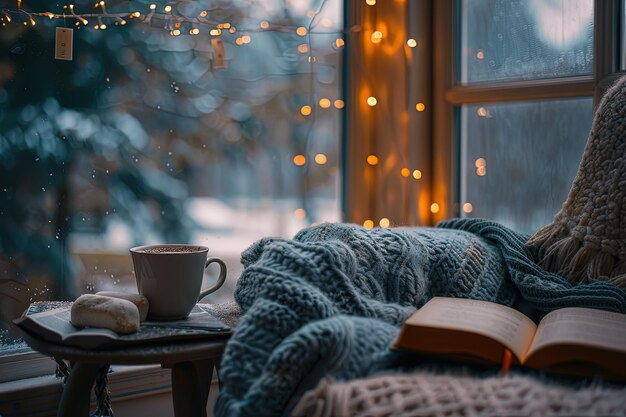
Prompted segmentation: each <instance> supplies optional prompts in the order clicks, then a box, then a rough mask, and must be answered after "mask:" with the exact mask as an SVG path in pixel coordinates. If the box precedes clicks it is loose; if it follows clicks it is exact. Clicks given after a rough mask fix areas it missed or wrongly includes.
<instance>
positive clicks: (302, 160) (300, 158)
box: [293, 155, 306, 167]
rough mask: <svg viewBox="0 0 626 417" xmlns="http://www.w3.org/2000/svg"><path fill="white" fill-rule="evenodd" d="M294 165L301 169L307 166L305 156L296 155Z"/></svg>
mask: <svg viewBox="0 0 626 417" xmlns="http://www.w3.org/2000/svg"><path fill="white" fill-rule="evenodd" d="M293 163H294V164H295V165H297V166H299V167H301V166H302V165H304V164H306V158H305V157H304V155H296V156H294V157H293Z"/></svg>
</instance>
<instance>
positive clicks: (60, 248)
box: [0, 0, 344, 354]
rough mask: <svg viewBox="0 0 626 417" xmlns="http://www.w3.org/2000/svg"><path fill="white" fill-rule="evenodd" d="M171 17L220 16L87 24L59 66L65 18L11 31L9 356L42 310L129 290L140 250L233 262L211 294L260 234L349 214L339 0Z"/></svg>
mask: <svg viewBox="0 0 626 417" xmlns="http://www.w3.org/2000/svg"><path fill="white" fill-rule="evenodd" d="M26 3H27V2H24V3H23V4H22V7H23V8H31V7H33V8H34V7H38V5H43V3H42V2H38V3H37V2H35V3H33V4H26ZM131 3H132V4H131ZM48 6H49V7H51V8H55V7H57V6H58V5H53V4H52V3H50V4H49V5H47V6H46V5H43V6H42V7H48ZM108 6H109V7H108V11H109V12H111V13H116V12H130V11H135V10H138V11H140V12H141V13H148V12H149V2H114V4H111V5H108ZM59 7H60V6H59ZM131 7H133V8H135V7H136V8H137V9H130V8H131ZM160 8H161V6H159V9H158V10H161V9H160ZM28 10H30V11H32V12H37V11H46V10H47V9H45V10H35V9H28ZM59 10H62V9H59ZM52 11H55V10H52ZM75 11H76V12H77V13H93V3H91V2H90V3H86V2H85V1H79V2H77V4H76V6H75ZM171 13H172V15H176V14H178V15H185V16H189V17H194V16H201V17H202V16H207V17H206V19H208V20H207V22H210V23H211V24H210V25H209V24H205V25H198V24H196V23H188V22H182V23H181V22H178V21H177V20H176V19H175V18H172V19H165V21H164V20H163V19H162V20H158V19H156V18H153V19H152V24H151V25H149V24H142V23H141V22H139V21H137V20H128V22H127V24H125V25H117V23H119V22H114V21H111V22H105V23H107V28H106V30H95V29H94V27H93V25H94V24H95V23H97V20H96V19H95V18H94V19H90V20H93V21H92V22H91V23H90V24H89V26H88V27H85V28H81V29H80V30H78V29H75V30H74V60H73V61H71V62H62V61H55V60H54V54H53V52H54V27H55V26H56V25H59V21H49V20H48V19H39V20H38V21H37V25H36V26H32V27H31V25H30V24H28V25H27V26H28V27H26V26H24V27H23V26H22V22H21V21H19V18H20V16H21V15H20V16H17V17H15V19H13V20H14V22H13V23H17V24H16V25H15V26H11V25H8V24H7V27H5V28H3V33H4V36H3V37H2V39H0V44H1V45H2V46H3V48H2V49H1V51H0V56H1V58H2V59H0V73H2V74H4V75H3V76H1V77H0V307H1V308H0V354H3V352H6V350H7V349H9V350H10V349H11V348H13V347H23V345H19V344H17V345H13V342H14V341H13V339H12V338H11V337H10V334H9V333H8V332H7V330H6V329H7V328H8V327H9V325H8V323H9V321H10V320H11V319H13V318H15V317H16V316H17V315H19V314H20V312H21V311H23V309H24V308H25V307H26V306H28V303H29V302H31V301H37V300H54V299H73V298H74V297H76V296H78V295H79V294H81V293H89V292H95V291H99V290H132V289H133V287H134V286H135V282H134V277H133V272H132V264H131V261H130V257H129V256H128V255H129V254H128V249H129V248H130V247H132V246H134V245H139V244H150V243H196V244H201V245H206V246H209V247H210V253H209V255H210V256H217V257H220V258H222V259H224V260H225V261H226V263H227V265H228V268H229V274H228V280H227V283H226V285H225V286H224V287H223V288H222V289H221V290H220V291H218V292H216V293H215V294H214V295H213V294H212V295H211V296H209V298H207V300H208V301H214V302H217V301H225V300H228V299H231V298H232V289H233V288H234V282H235V281H236V279H237V278H238V276H239V274H240V272H241V268H242V267H241V264H240V256H241V252H242V251H243V250H245V249H246V248H247V247H248V246H249V245H251V244H252V243H253V242H254V241H255V240H257V239H260V238H261V237H264V236H284V237H291V236H293V234H294V233H295V232H296V231H297V230H299V229H301V228H303V227H305V226H308V225H310V224H311V223H313V222H323V221H338V220H339V216H340V215H339V203H338V198H337V196H338V183H339V178H338V177H339V171H338V163H339V161H338V160H339V154H338V149H339V138H340V131H341V129H340V120H341V112H342V111H343V110H342V109H343V99H344V98H343V97H342V96H341V88H340V79H339V78H340V74H341V72H342V71H341V62H340V57H341V48H342V46H343V41H341V42H340V41H338V39H339V40H341V39H342V38H343V37H342V32H341V28H342V21H343V18H342V2H341V1H339V0H329V1H326V2H323V3H320V2H319V1H316V0H304V1H298V2H295V3H293V4H291V3H289V4H285V3H284V2H280V1H277V0H270V1H263V2H253V3H250V2H246V1H233V2H226V3H223V4H220V5H218V6H216V5H215V4H214V2H211V1H206V0H199V1H194V2H178V3H176V4H174V3H172V11H171ZM22 14H23V15H24V16H27V15H26V14H24V13H22ZM161 14H162V13H161ZM155 19H156V20H155ZM200 21H202V19H200ZM216 22H221V23H220V27H219V29H216V27H215V24H216ZM69 23H71V24H72V25H74V21H73V20H72V21H71V22H69V19H68V24H69ZM96 26H98V25H96ZM164 26H165V28H164ZM101 28H102V26H99V27H98V29H101ZM172 35H179V36H172ZM218 40H221V41H223V42H224V45H225V60H221V59H220V60H218V59H216V55H215V54H214V53H213V51H214V50H216V48H217V47H218V46H219V45H217V44H216V43H215V42H216V41H218ZM326 103H331V104H330V105H325V104H326ZM322 104H324V105H322ZM214 276H216V271H210V272H209V273H208V274H207V279H206V281H207V282H206V283H207V284H208V283H209V282H210V281H211V280H212V279H213V277H214Z"/></svg>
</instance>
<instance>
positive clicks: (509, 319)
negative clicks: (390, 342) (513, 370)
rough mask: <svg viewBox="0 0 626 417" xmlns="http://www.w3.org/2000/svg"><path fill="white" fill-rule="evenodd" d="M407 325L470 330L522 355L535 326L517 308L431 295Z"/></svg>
mask: <svg viewBox="0 0 626 417" xmlns="http://www.w3.org/2000/svg"><path fill="white" fill-rule="evenodd" d="M407 324H409V325H417V326H427V327H435V328H441V329H452V330H462V331H469V332H473V333H477V334H481V335H484V336H487V337H490V338H492V339H494V340H497V341H498V342H500V343H502V344H503V345H504V346H506V347H508V348H509V349H510V350H511V351H512V352H513V354H515V356H517V357H518V358H523V357H524V354H525V353H526V351H527V350H528V347H529V346H530V343H531V341H532V339H533V336H534V334H535V331H536V329H537V326H535V323H533V322H532V320H530V319H529V318H528V317H526V316H525V315H523V314H522V313H520V312H519V311H517V310H514V309H512V308H510V307H506V306H503V305H500V304H496V303H490V302H488V301H478V300H468V299H463V298H448V297H434V298H433V299H432V300H430V301H429V302H428V303H426V305H424V307H422V308H421V309H419V310H418V311H417V313H415V314H414V315H413V316H411V317H410V318H409V319H408V320H407Z"/></svg>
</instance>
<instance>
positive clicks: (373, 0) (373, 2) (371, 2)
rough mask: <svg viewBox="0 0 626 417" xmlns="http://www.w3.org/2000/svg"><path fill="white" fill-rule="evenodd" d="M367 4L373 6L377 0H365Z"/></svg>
mask: <svg viewBox="0 0 626 417" xmlns="http://www.w3.org/2000/svg"><path fill="white" fill-rule="evenodd" d="M365 4H367V5H368V6H373V5H375V4H376V0H365Z"/></svg>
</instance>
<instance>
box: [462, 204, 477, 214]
mask: <svg viewBox="0 0 626 417" xmlns="http://www.w3.org/2000/svg"><path fill="white" fill-rule="evenodd" d="M472 210H474V207H473V206H472V203H465V204H463V211H464V212H466V213H471V212H472Z"/></svg>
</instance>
